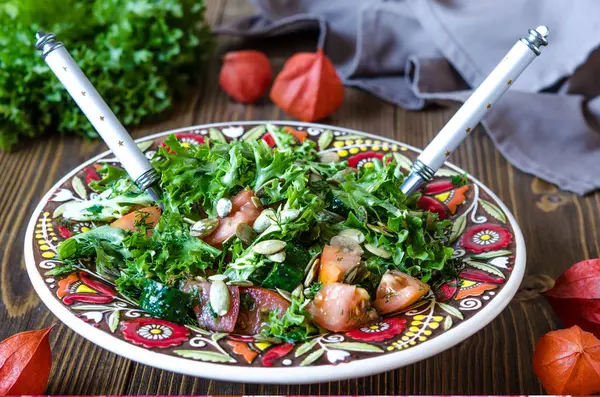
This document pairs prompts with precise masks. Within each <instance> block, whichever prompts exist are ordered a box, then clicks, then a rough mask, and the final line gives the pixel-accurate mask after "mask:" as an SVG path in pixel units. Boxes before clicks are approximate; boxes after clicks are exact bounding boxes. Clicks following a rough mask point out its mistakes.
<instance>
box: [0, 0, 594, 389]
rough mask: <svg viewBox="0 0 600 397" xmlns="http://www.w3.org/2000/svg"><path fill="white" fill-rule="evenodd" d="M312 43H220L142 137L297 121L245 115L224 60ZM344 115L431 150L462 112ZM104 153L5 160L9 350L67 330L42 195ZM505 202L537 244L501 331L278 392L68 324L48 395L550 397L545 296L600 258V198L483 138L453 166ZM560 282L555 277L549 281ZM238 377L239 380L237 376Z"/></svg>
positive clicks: (362, 96) (272, 111)
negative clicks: (30, 227) (44, 252)
mask: <svg viewBox="0 0 600 397" xmlns="http://www.w3.org/2000/svg"><path fill="white" fill-rule="evenodd" d="M252 11H253V10H252V8H251V6H249V5H248V3H247V1H246V0H210V1H208V10H207V18H208V20H209V21H210V23H211V24H212V25H216V24H219V23H221V22H226V21H230V20H233V19H235V18H238V17H241V16H245V15H249V14H250V13H252ZM315 43H316V35H314V34H312V33H307V34H304V35H302V36H293V37H286V38H280V39H269V40H268V41H261V42H246V43H240V42H237V41H235V40H233V39H225V38H220V39H219V48H218V52H217V54H216V55H215V57H214V58H213V60H212V61H211V63H210V64H209V65H208V68H207V69H206V70H205V71H204V75H203V78H202V80H201V83H200V84H199V85H198V87H195V89H194V92H193V94H192V95H190V96H189V97H188V98H186V99H185V100H184V101H182V102H181V103H179V104H178V105H177V106H175V108H174V109H173V111H171V112H170V113H169V114H168V116H167V117H166V118H165V119H164V120H163V121H161V122H156V123H153V124H149V125H146V126H144V127H142V128H138V129H136V130H135V131H134V132H133V135H134V136H135V137H140V136H144V135H148V134H151V133H155V132H160V131H164V130H168V129H173V128H178V127H185V126H190V125H193V124H201V123H209V122H218V121H228V120H262V119H287V118H288V117H287V116H286V115H285V114H284V113H282V112H281V111H280V110H278V109H277V108H276V107H275V106H273V105H272V104H271V103H270V102H269V101H268V100H266V99H265V100H264V101H263V102H261V103H259V104H257V105H255V106H244V105H240V104H236V103H233V102H232V101H231V100H229V99H228V98H227V96H226V95H225V94H224V93H222V92H221V91H220V90H219V88H218V84H217V81H218V78H217V76H218V72H219V68H220V62H221V61H220V54H221V53H222V52H224V51H226V50H228V49H234V48H235V49H237V48H242V47H246V48H256V49H261V50H264V51H265V52H267V53H268V54H269V56H270V58H271V59H272V61H273V66H274V71H275V72H277V71H278V70H280V68H281V67H282V65H283V63H284V62H285V59H287V58H288V57H289V56H290V55H291V54H293V53H294V52H296V51H300V50H306V51H313V50H314V46H315ZM345 95H346V97H345V99H344V104H343V106H342V108H341V109H340V110H339V111H338V112H336V113H335V114H334V115H333V116H332V117H331V118H329V119H327V120H325V121H324V122H325V123H328V124H332V125H338V126H342V127H348V128H354V129H358V130H362V131H366V132H370V133H375V134H379V135H382V136H386V137H390V138H394V139H397V140H399V141H402V142H406V143H408V144H411V145H414V146H417V147H424V146H425V145H426V144H427V143H428V142H429V140H430V139H431V138H432V137H433V136H434V134H435V133H436V132H437V131H438V130H439V128H440V127H441V126H442V125H443V124H444V123H445V122H446V121H447V120H448V119H449V118H450V116H451V115H452V113H453V109H431V110H426V111H423V112H408V111H404V110H402V109H400V108H398V107H396V106H392V105H390V104H388V103H386V102H383V101H380V100H378V99H377V98H375V97H373V96H371V95H369V94H367V93H365V92H361V91H358V90H354V89H346V92H345ZM105 149H106V147H105V145H104V144H103V143H101V142H84V141H82V140H81V139H79V138H74V137H66V138H61V137H58V136H48V137H46V138H42V139H38V140H36V141H35V142H24V143H23V144H22V145H21V146H20V147H19V149H18V150H17V151H16V152H14V153H10V154H7V153H0V170H1V172H0V265H1V269H0V277H1V291H2V302H1V303H0V339H4V338H6V337H8V336H10V335H12V334H14V333H16V332H20V331H24V330H30V329H36V328H41V327H44V326H47V325H49V324H51V323H55V322H58V320H57V319H56V318H55V317H54V316H53V315H52V314H51V313H50V311H49V310H48V309H47V308H46V307H45V306H44V304H43V303H41V301H40V300H39V299H38V297H37V295H36V294H35V292H34V290H33V288H32V286H31V284H30V282H29V278H28V276H27V273H26V271H25V265H24V259H23V239H24V235H25V227H26V223H27V221H28V219H29V216H30V215H31V213H32V211H33V209H34V208H35V206H36V205H37V203H38V200H39V199H40V198H41V197H42V195H43V194H44V193H45V192H46V191H47V190H48V189H49V188H50V187H51V186H52V185H53V184H54V183H55V182H56V181H57V180H58V179H59V178H60V177H61V176H62V175H64V174H65V173H67V172H68V171H69V170H70V169H72V168H73V167H75V166H76V165H78V164H80V163H81V162H83V161H84V160H87V159H89V158H90V157H91V156H93V155H95V154H97V153H99V152H101V151H104V150H105ZM451 161H452V162H454V163H455V164H457V165H459V166H460V167H462V168H464V169H466V170H469V172H470V173H471V174H472V175H474V176H475V177H477V178H479V179H480V180H481V181H482V182H483V183H485V184H486V185H487V186H489V187H490V188H491V189H492V190H493V191H495V192H496V193H497V194H498V196H499V197H500V198H501V199H502V200H503V201H504V202H505V203H506V204H507V206H508V207H509V208H510V209H511V210H512V212H513V214H514V215H515V217H516V219H517V221H518V222H519V224H520V225H521V228H522V230H523V234H524V236H525V241H526V244H527V272H526V273H527V275H526V278H525V281H524V283H523V285H522V286H521V290H520V292H519V294H518V295H517V297H516V298H515V299H514V300H513V301H512V302H511V303H510V305H509V306H508V307H507V309H506V310H505V311H504V312H503V313H502V314H501V315H500V316H498V318H496V319H495V320H494V321H493V322H492V323H491V324H489V325H488V326H486V327H485V328H484V329H483V330H481V331H480V332H478V333H476V334H475V335H474V336H472V337H471V338H469V339H468V340H466V341H464V342H463V343H461V344H459V345H457V346H455V347H454V348H452V349H450V350H448V351H446V352H444V353H441V354H439V355H437V356H434V357H432V358H430V359H428V360H425V361H422V362H419V363H417V364H414V365H411V366H408V367H405V368H401V369H398V370H396V371H390V372H387V373H382V374H380V375H376V376H371V377H367V378H360V379H354V380H349V381H342V382H332V383H324V384H317V385H303V386H299V385H287V386H276V385H266V384H258V385H257V384H237V383H226V382H216V381H211V380H206V379H200V378H194V377H190V376H183V375H179V374H175V373H171V372H168V371H162V370H158V369H154V368H152V367H148V366H145V365H141V364H138V363H135V362H133V361H129V360H127V359H124V358H121V357H119V356H117V355H115V354H112V353H110V352H108V351H106V350H104V349H102V348H100V347H98V346H96V345H94V344H93V343H91V342H88V341H87V340H85V339H83V338H82V337H80V336H78V335H77V334H75V333H74V332H73V331H71V330H70V329H68V328H67V327H66V326H64V325H62V324H60V325H59V326H57V327H56V328H55V329H54V331H53V332H52V337H51V343H52V352H53V359H54V364H53V368H52V373H51V375H50V381H49V384H48V389H47V393H49V394H63V395H65V394H71V395H72V394H96V395H136V394H145V395H151V394H162V395H166V394H175V395H191V394H196V395H198V394H200V395H239V394H246V395H262V394H268V395H318V394H333V395H348V394H350V395H364V394H368V395H377V394H386V395H394V394H404V395H406V394H429V395H432V394H434V395H435V394H438V395H439V394H542V393H543V389H542V387H541V385H540V384H539V382H538V380H537V379H536V377H535V375H534V374H533V371H532V368H531V357H532V354H533V350H534V346H535V343H536V341H537V339H538V338H539V337H540V336H541V335H543V334H545V333H546V332H548V331H550V330H552V329H555V328H557V327H560V326H561V324H560V322H559V321H558V319H557V318H556V316H555V315H554V314H553V313H552V311H551V309H550V307H549V306H548V304H547V303H546V301H545V300H544V298H543V297H541V296H540V291H541V290H543V289H544V288H547V286H548V285H549V283H551V279H550V277H552V278H555V277H557V276H558V275H559V274H560V273H561V272H562V271H564V270H565V269H567V268H568V267H569V266H570V265H571V264H573V263H575V262H578V261H580V260H583V259H586V258H594V257H598V256H600V252H599V251H600V248H599V241H598V232H597V226H598V223H600V218H599V213H600V198H599V195H598V194H594V195H590V196H587V197H583V198H582V197H577V196H575V195H572V194H569V193H564V192H560V191H558V190H557V189H556V188H555V187H553V186H551V185H549V184H547V183H545V182H543V181H540V180H539V179H536V178H533V177H531V176H529V175H526V174H524V173H522V172H520V171H519V170H517V169H515V168H514V167H512V166H511V165H510V164H509V163H507V161H506V160H505V159H504V158H503V156H502V154H501V153H500V152H499V151H498V150H496V149H495V148H494V145H493V143H492V141H491V140H490V139H489V138H488V137H487V135H486V134H485V132H484V131H483V130H482V129H481V128H478V129H477V130H476V131H475V133H473V134H472V136H471V137H470V139H469V140H467V141H466V142H465V144H464V145H463V146H461V147H460V148H459V149H458V150H457V151H456V153H454V154H453V156H452V157H451ZM548 276H550V277H548ZM232 370H235V369H234V368H232Z"/></svg>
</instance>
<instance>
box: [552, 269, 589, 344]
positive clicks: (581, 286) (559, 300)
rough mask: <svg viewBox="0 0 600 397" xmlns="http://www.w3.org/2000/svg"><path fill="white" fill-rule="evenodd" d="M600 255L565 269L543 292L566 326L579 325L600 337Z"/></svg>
mask: <svg viewBox="0 0 600 397" xmlns="http://www.w3.org/2000/svg"><path fill="white" fill-rule="evenodd" d="M599 285H600V259H589V260H586V261H582V262H579V263H576V264H574V265H573V266H571V267H570V268H569V269H567V270H566V271H565V272H564V273H563V274H562V275H561V276H560V277H559V278H558V279H557V280H556V283H555V284H554V287H553V288H552V289H551V290H549V291H547V292H546V293H545V294H544V296H545V297H546V299H547V300H548V303H550V306H552V309H553V310H554V312H555V313H556V315H557V316H558V317H559V318H560V320H561V321H562V322H563V324H564V325H565V326H567V327H570V326H572V325H578V326H580V327H581V328H582V329H583V330H585V331H588V332H591V333H593V334H594V335H596V337H597V338H600V288H598V286H599Z"/></svg>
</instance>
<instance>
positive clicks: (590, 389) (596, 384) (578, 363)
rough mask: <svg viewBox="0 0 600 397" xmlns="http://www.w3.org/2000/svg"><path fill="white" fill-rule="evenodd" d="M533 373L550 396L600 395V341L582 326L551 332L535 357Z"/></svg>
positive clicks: (538, 344)
mask: <svg viewBox="0 0 600 397" xmlns="http://www.w3.org/2000/svg"><path fill="white" fill-rule="evenodd" d="M533 372H535V375H536V376H537V377H538V378H539V379H540V382H542V385H543V386H544V389H546V392H547V393H549V394H560V395H567V394H568V395H586V394H592V393H598V392H600V340H599V339H598V338H596V337H595V336H594V335H593V334H591V333H589V332H585V331H583V330H582V329H581V328H579V327H578V326H574V327H571V328H569V329H561V330H558V331H552V332H548V333H547V334H546V335H544V336H542V337H541V338H540V340H539V341H538V343H537V346H536V347H535V354H534V355H533Z"/></svg>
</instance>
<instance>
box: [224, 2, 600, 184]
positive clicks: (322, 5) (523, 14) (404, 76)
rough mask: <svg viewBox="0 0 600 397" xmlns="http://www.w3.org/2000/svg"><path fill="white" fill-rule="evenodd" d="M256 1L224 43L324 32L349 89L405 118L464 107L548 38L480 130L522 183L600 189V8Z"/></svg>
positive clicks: (228, 31) (556, 4)
mask: <svg viewBox="0 0 600 397" xmlns="http://www.w3.org/2000/svg"><path fill="white" fill-rule="evenodd" d="M251 1H252V3H253V4H254V5H255V6H256V8H257V9H258V14H257V15H254V16H252V17H248V18H245V19H242V20H239V21H236V22H234V23H233V24H230V25H224V26H221V27H219V28H217V29H216V32H217V33H220V34H234V35H241V36H254V37H261V36H273V35H281V34H287V33H291V32H296V31H302V30H306V29H319V30H320V36H319V42H318V43H317V46H319V47H323V48H324V50H325V52H326V54H327V55H328V56H329V57H330V58H331V59H332V61H333V63H334V64H335V66H336V68H337V70H338V72H339V74H340V77H341V78H342V81H343V82H344V84H345V85H348V86H354V87H358V88H361V89H364V90H366V91H369V92H371V93H373V94H374V95H376V96H378V97H380V98H382V99H384V100H387V101H389V102H392V103H394V104H397V105H399V106H401V107H403V108H406V109H422V108H423V107H425V106H426V104H427V103H428V102H430V101H433V102H435V101H447V100H452V101H460V102H462V101H464V100H465V99H466V98H468V96H469V95H470V93H471V91H470V90H471V89H473V88H476V87H477V86H478V85H479V84H480V83H481V82H482V81H483V80H484V79H485V77H486V76H487V75H488V74H489V73H490V72H491V71H492V69H493V68H494V67H495V66H496V64H497V63H498V62H499V61H500V60H501V59H502V58H503V57H504V55H505V54H506V52H507V51H508V50H509V49H510V48H511V47H512V46H513V45H514V43H515V42H516V40H517V39H518V38H519V37H523V36H524V35H526V34H527V30H528V29H530V28H535V27H537V26H538V25H542V24H543V25H546V26H548V28H549V29H550V35H549V38H548V41H549V43H550V44H549V45H548V46H547V47H544V48H543V49H542V55H541V56H539V57H538V58H537V59H536V60H534V62H533V63H532V64H531V65H530V66H529V68H528V69H527V70H526V71H525V72H524V73H523V74H522V75H521V77H520V78H519V79H518V80H517V81H516V82H515V83H514V84H513V86H512V87H511V89H510V91H509V92H508V93H507V94H506V95H505V96H504V97H503V98H502V99H501V100H500V101H499V102H498V103H497V104H496V105H495V106H494V108H493V109H492V110H491V111H490V112H489V113H488V114H487V116H486V118H485V119H484V120H483V122H482V124H483V126H484V128H485V129H486V131H487V132H488V133H489V135H490V137H491V138H492V140H493V141H494V142H495V144H496V145H497V147H498V149H499V150H500V151H501V152H502V153H503V155H504V156H505V157H506V158H507V159H508V160H509V161H510V162H511V163H512V164H514V165H515V166H516V167H517V168H519V169H521V170H522V171H525V172H528V173H531V174H534V175H536V176H539V177H540V178H542V179H545V180H547V181H549V182H552V183H555V184H556V185H558V186H559V187H560V188H561V189H564V190H569V191H572V192H575V193H578V194H585V193H587V192H590V191H592V190H595V189H598V188H599V187H600V172H598V169H599V167H598V166H599V165H600V133H599V132H598V125H599V123H598V120H600V99H599V97H598V96H599V95H600V50H597V51H595V52H594V50H596V48H597V47H598V45H599V44H600V19H598V17H597V16H598V15H600V2H598V1H595V0H573V1H568V2H567V1H564V2H557V1H554V0H537V1H522V0H503V1H494V2H491V1H484V2H480V1H472V0H462V1H458V0H396V1H384V0H370V1H365V0H251Z"/></svg>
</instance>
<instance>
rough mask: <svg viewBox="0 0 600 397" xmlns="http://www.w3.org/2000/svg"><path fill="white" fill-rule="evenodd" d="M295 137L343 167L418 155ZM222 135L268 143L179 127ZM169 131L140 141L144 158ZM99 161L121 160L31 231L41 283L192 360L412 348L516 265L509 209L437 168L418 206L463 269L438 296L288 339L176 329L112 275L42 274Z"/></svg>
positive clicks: (83, 176) (79, 180)
mask: <svg viewBox="0 0 600 397" xmlns="http://www.w3.org/2000/svg"><path fill="white" fill-rule="evenodd" d="M287 128H289V131H290V132H292V133H293V135H294V136H295V137H296V139H298V140H299V141H302V140H304V139H311V140H314V141H315V142H317V144H318V148H319V150H320V152H321V153H322V154H323V155H325V156H327V157H329V158H330V159H333V160H336V161H347V162H348V165H349V166H350V167H357V168H358V167H371V166H373V160H374V159H382V158H383V156H384V155H385V154H386V153H391V154H392V155H393V156H394V158H395V159H396V160H397V161H398V162H399V163H400V164H402V167H403V168H404V169H406V170H407V171H408V169H409V167H410V165H411V162H412V160H413V159H414V158H416V156H417V153H416V152H414V151H413V150H411V149H409V148H407V147H406V146H404V145H402V144H401V143H398V142H394V141H391V140H386V139H384V138H380V139H377V138H374V137H369V136H364V135H360V134H355V135H349V134H348V133H346V132H345V131H337V130H335V128H334V127H332V128H331V129H322V128H316V127H314V126H311V125H306V126H303V125H302V124H300V125H295V126H293V127H292V126H289V127H287ZM215 135H218V136H223V137H226V138H227V139H262V140H264V141H265V142H266V143H267V144H269V145H273V144H274V142H273V140H272V138H271V137H270V136H269V134H268V133H267V132H266V131H265V128H264V126H261V125H243V126H240V125H229V126H221V127H219V128H206V129H204V128H202V127H200V128H198V127H193V128H190V129H188V130H187V131H185V132H179V133H176V136H177V137H178V138H179V139H180V141H181V142H183V143H184V144H187V145H202V144H203V143H204V142H205V136H215ZM166 136H167V133H165V134H164V135H162V136H161V137H159V138H155V139H147V140H143V141H140V142H139V143H138V145H139V147H140V149H141V150H142V151H143V152H144V153H145V154H146V156H147V157H148V158H152V156H153V155H154V153H155V151H156V148H157V146H158V145H160V144H161V142H162V140H163V139H164V138H165V137H166ZM103 162H110V163H118V161H117V160H116V159H115V158H114V157H112V156H111V155H110V154H109V155H107V156H105V157H103V158H102V159H100V160H99V161H98V162H97V163H96V164H93V165H89V166H85V167H82V168H81V169H80V170H79V172H77V174H76V176H74V177H73V178H71V179H70V180H68V181H67V182H65V183H64V184H63V185H62V186H60V187H59V188H58V189H57V190H56V191H54V192H53V194H52V196H51V198H50V200H49V201H48V202H47V203H46V204H45V207H44V210H43V211H42V213H41V215H40V216H39V219H38V221H37V224H36V228H35V230H34V241H33V242H32V243H33V245H34V255H35V259H36V263H37V268H38V270H39V274H40V277H42V278H43V279H44V281H45V283H46V285H47V287H48V288H49V289H50V290H51V291H52V293H53V295H54V296H55V297H56V299H58V300H59V301H60V302H61V303H62V304H63V305H64V306H65V307H67V308H68V309H69V310H70V311H71V313H73V315H75V316H77V317H78V318H80V319H81V321H85V322H86V323H88V324H89V325H90V326H92V327H96V328H99V329H102V330H103V331H105V332H107V333H111V334H112V335H113V336H114V337H115V338H119V339H121V340H124V341H127V342H128V343H131V344H135V345H138V346H141V347H143V348H146V349H152V350H155V351H157V352H161V353H163V354H168V355H173V356H179V357H184V358H187V359H190V360H200V361H204V362H214V363H223V364H231V365H238V366H240V365H241V366H263V367H272V366H280V367H286V366H309V365H310V366H314V365H332V364H333V365H336V364H340V363H344V362H348V361H351V360H360V359H361V358H369V357H373V356H377V355H381V354H390V353H393V352H394V351H398V350H403V349H410V348H411V347H413V346H415V345H418V344H422V343H427V341H428V340H430V339H432V338H435V337H436V336H438V335H440V334H442V333H444V332H447V331H448V330H450V329H451V328H452V327H454V326H456V325H457V324H459V323H462V322H468V321H469V318H470V317H472V316H473V315H475V314H476V313H477V312H478V311H479V310H480V309H481V308H483V307H484V306H485V305H487V304H488V303H489V302H490V301H491V300H493V299H494V297H495V296H496V295H497V293H498V292H499V291H500V290H501V289H502V287H503V285H504V284H505V282H506V281H507V279H508V278H509V277H510V274H511V271H512V266H513V263H514V254H515V242H514V239H513V233H512V230H511V227H510V224H509V222H508V221H507V217H506V215H505V214H504V213H503V212H502V210H501V209H500V208H499V206H498V205H496V204H495V202H494V200H493V199H492V198H491V197H488V196H487V194H486V193H485V192H484V191H483V190H482V189H480V186H479V185H478V184H476V183H472V182H469V183H468V184H467V185H465V186H461V187H456V186H454V185H453V184H452V183H451V178H452V177H453V176H456V175H459V173H458V172H457V171H455V170H452V169H450V168H443V169H441V170H440V171H439V172H438V173H437V174H436V177H435V178H434V180H433V181H431V182H430V183H429V184H428V185H427V186H426V187H425V188H424V189H423V196H422V197H421V199H420V201H419V205H420V206H421V208H423V209H427V210H430V211H432V212H436V213H438V214H439V215H440V217H442V218H449V219H452V220H453V221H454V227H453V230H452V233H451V235H450V236H449V239H450V242H451V243H452V246H453V248H454V257H455V258H460V259H461V260H462V261H463V262H464V263H465V265H466V266H465V268H464V270H463V271H462V272H461V273H460V275H459V276H458V277H457V278H455V279H453V280H450V281H449V282H447V283H446V284H444V285H443V286H442V287H441V288H440V289H439V290H438V291H437V292H436V293H435V294H433V293H430V295H428V296H426V297H425V298H424V299H422V300H421V301H419V302H417V303H416V304H414V305H413V306H412V307H410V308H408V309H407V310H405V311H404V312H402V313H400V314H395V315H394V316H392V317H387V318H383V319H381V320H379V321H378V322H376V323H373V324H371V325H369V326H365V327H362V328H359V329H356V330H353V331H350V332H346V333H329V334H323V335H319V336H316V337H314V338H312V339H310V340H309V341H307V342H303V343H299V344H297V345H293V344H290V343H277V342H276V341H273V340H269V339H263V338H260V337H249V336H239V335H229V334H224V333H212V332H209V331H206V330H203V329H201V328H198V327H192V326H182V325H178V324H174V323H171V322H169V321H165V320H159V319H155V318H151V317H150V316H149V315H148V314H147V313H145V312H144V311H143V310H141V309H140V308H139V307H138V306H137V305H136V304H135V303H134V302H132V301H130V300H128V299H127V298H125V297H123V296H121V295H119V294H118V293H117V292H116V290H115V288H114V286H113V285H111V283H110V282H108V281H106V280H103V279H102V277H100V276H99V275H98V274H95V273H94V272H93V271H87V270H81V271H77V272H74V273H71V274H69V275H67V276H64V277H61V278H60V279H59V278H54V277H50V276H46V275H45V273H46V272H47V271H48V270H50V269H52V268H54V267H55V266H56V265H57V263H58V262H57V260H55V259H54V258H55V255H56V248H57V245H58V244H59V243H60V241H62V240H64V239H67V238H69V237H71V236H73V235H74V234H77V233H85V232H87V231H89V230H90V229H91V228H93V227H94V225H93V224H92V223H90V222H66V221H65V220H64V219H62V217H61V216H60V211H56V209H57V208H58V207H59V206H60V205H61V204H63V203H65V202H67V201H71V200H84V199H89V198H91V197H93V196H94V195H95V193H94V192H92V191H90V190H89V188H87V183H89V181H90V180H92V179H98V178H99V176H98V174H97V172H96V170H97V168H99V167H100V166H101V164H102V163H103Z"/></svg>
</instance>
